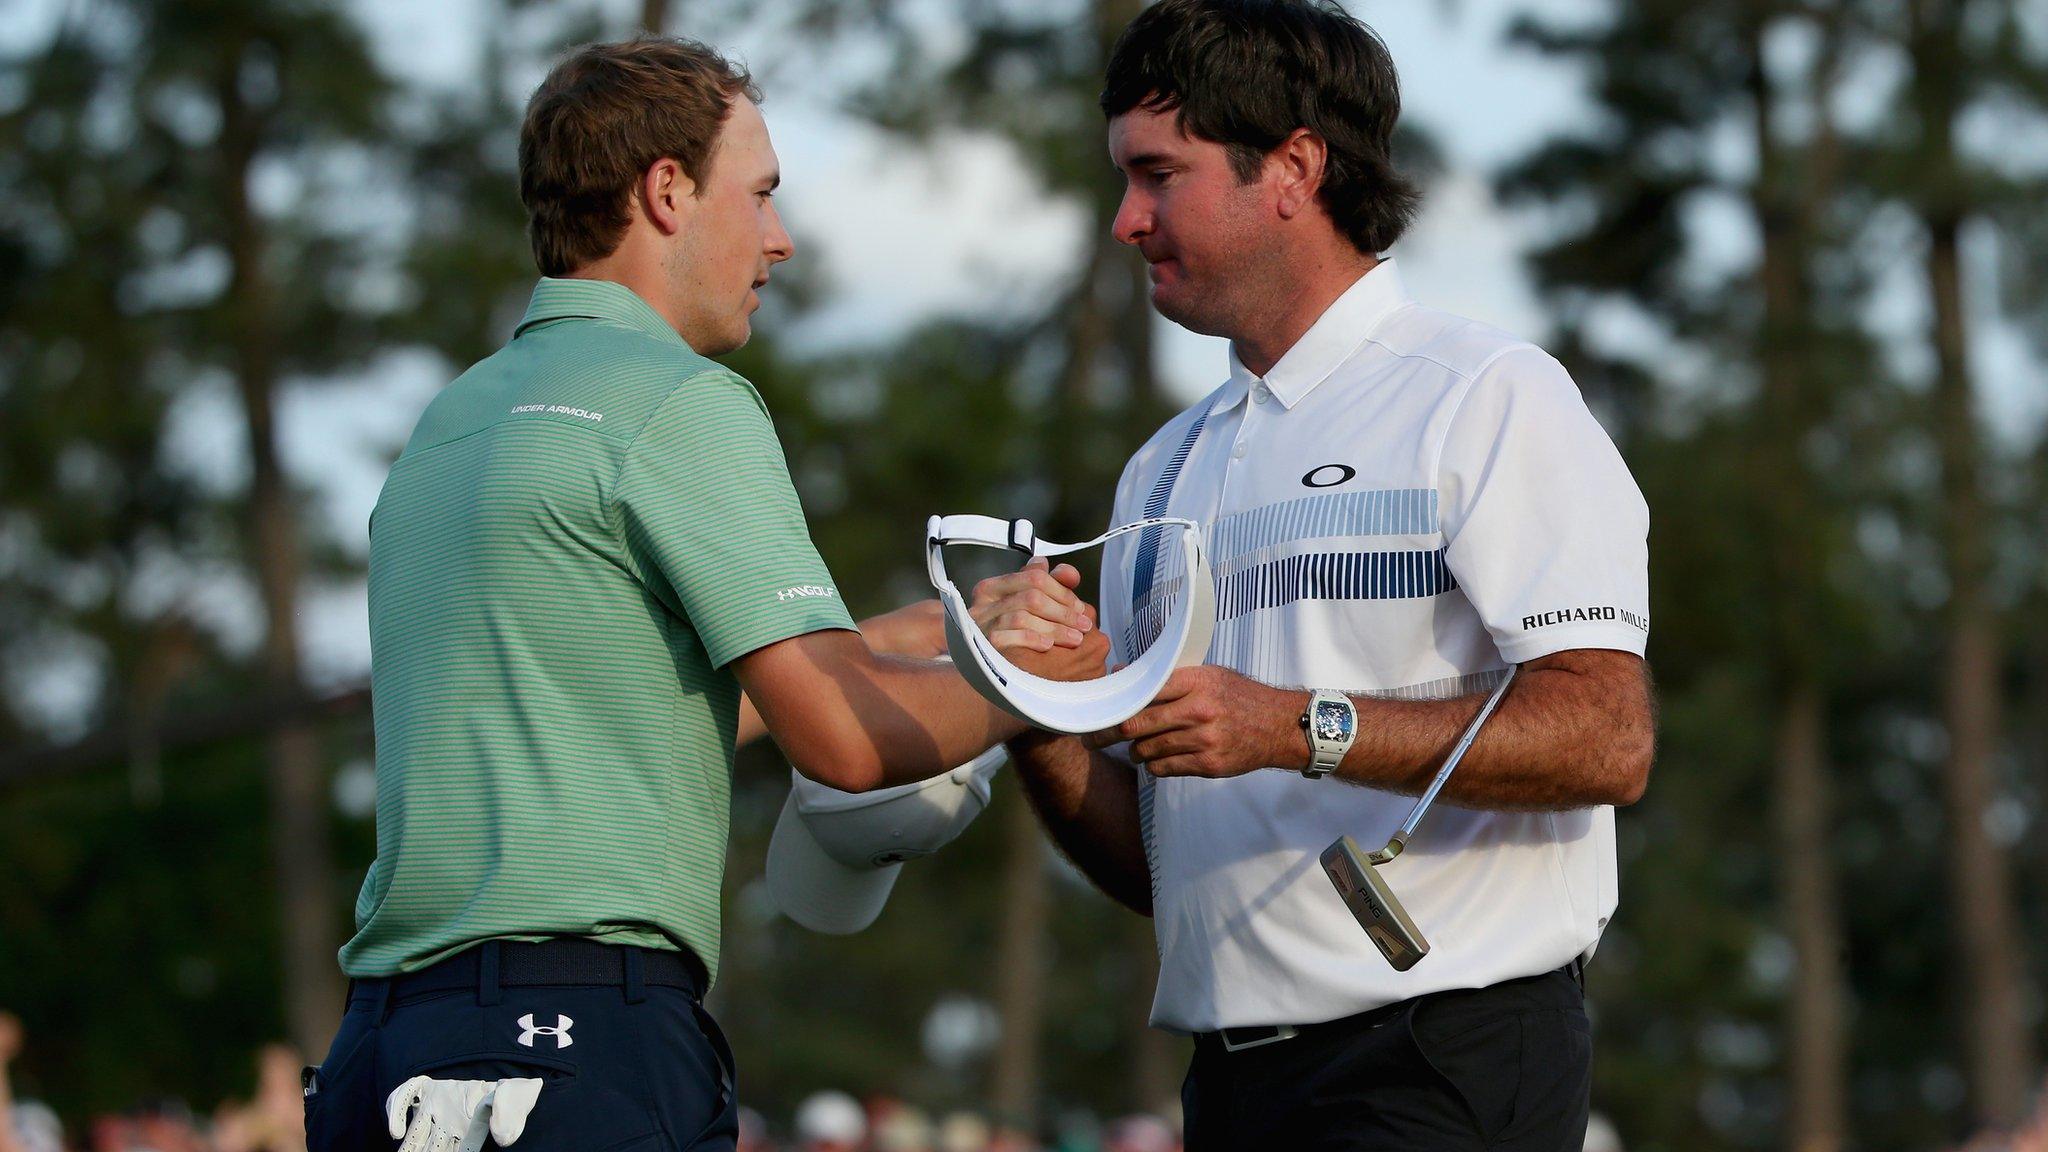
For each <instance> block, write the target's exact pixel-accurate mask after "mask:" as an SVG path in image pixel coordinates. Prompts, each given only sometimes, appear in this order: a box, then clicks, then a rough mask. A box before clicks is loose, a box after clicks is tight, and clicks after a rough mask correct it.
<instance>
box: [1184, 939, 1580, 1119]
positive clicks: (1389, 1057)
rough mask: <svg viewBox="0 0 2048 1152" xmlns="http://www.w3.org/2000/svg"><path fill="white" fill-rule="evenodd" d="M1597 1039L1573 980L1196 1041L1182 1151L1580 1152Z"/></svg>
mask: <svg viewBox="0 0 2048 1152" xmlns="http://www.w3.org/2000/svg"><path fill="white" fill-rule="evenodd" d="M1591 1072H1592V1036H1591V1029H1590V1028H1589V1026H1588V1024H1587V1022H1586V1011H1585V998H1584V995H1583V994H1582V992H1581V990H1580V987H1579V982H1578V979H1577V977H1576V976H1575V975H1574V974H1573V972H1572V971H1571V970H1569V969H1560V970H1558V971H1556V972H1551V973H1548V974H1546V975H1543V976H1532V977H1528V978H1526V979H1521V980H1511V981H1507V982H1505V983H1502V984H1496V985H1493V986H1492V987H1489V988H1478V989H1471V990H1461V991H1456V992H1440V993H1435V994H1432V995H1429V996H1420V997H1417V998H1415V999H1413V1000H1405V1001H1402V1002H1401V1003H1399V1004H1391V1005H1388V1006H1387V1007H1385V1008H1380V1009H1376V1010H1374V1011H1371V1012H1366V1013H1362V1014H1360V1015H1358V1016H1352V1017H1348V1018H1346V1019H1343V1020H1333V1021H1330V1022H1329V1023H1326V1024H1316V1025H1311V1026H1309V1027H1306V1028H1303V1029H1301V1031H1300V1034H1299V1035H1297V1036H1294V1037H1293V1038H1291V1039H1287V1040H1282V1041H1279V1042H1277V1043H1272V1044H1266V1045H1262V1046H1259V1047H1256V1048H1244V1049H1240V1050H1239V1051H1236V1052H1229V1051H1225V1050H1224V1047H1223V1044H1222V1041H1221V1039H1220V1038H1219V1037H1218V1036H1217V1035H1216V1034H1213V1033H1211V1034H1205V1035H1203V1036H1199V1037H1197V1038H1196V1043H1195V1058H1194V1062H1193V1063H1192V1064H1191V1065H1190V1066H1189V1068H1188V1075H1187V1080H1186V1082H1185V1083H1184V1084H1183V1085H1182V1087H1181V1105H1182V1108H1183V1109H1184V1110H1185V1119H1186V1126H1187V1152H1243V1150H1248V1149H1266V1148H1271V1149H1275V1150H1276V1152H1277V1150H1285V1152H1310V1150H1315V1152H1324V1150H1328V1152H1336V1150H1338V1149H1382V1150H1398V1152H1435V1150H1439V1149H1442V1150H1446V1152H1448V1150H1453V1149H1455V1150H1460V1152H1463V1150H1474V1152H1476V1150H1479V1149H1512V1150H1514V1152H1578V1150H1579V1149H1580V1148H1581V1147H1582V1146H1583V1145H1584V1143H1585V1137H1586V1116H1587V1109H1588V1105H1589V1093H1590V1089H1591Z"/></svg>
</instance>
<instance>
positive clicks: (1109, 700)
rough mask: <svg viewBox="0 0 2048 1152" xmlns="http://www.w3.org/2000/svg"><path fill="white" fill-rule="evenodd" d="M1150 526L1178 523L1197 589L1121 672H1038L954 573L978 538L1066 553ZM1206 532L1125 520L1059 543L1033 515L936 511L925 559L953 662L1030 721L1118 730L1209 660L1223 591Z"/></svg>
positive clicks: (1024, 549) (1055, 727) (1030, 553)
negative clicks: (955, 547)
mask: <svg viewBox="0 0 2048 1152" xmlns="http://www.w3.org/2000/svg"><path fill="white" fill-rule="evenodd" d="M1147 528H1178V529H1180V532H1179V534H1178V535H1179V540H1180V547H1181V554H1182V558H1183V560H1184V561H1185V564H1184V565H1183V567H1182V571H1184V572H1186V573H1187V594H1186V595H1184V596H1182V597H1181V598H1180V609H1179V611H1177V612H1175V613H1174V614H1173V615H1172V616H1170V617H1169V618H1168V619H1167V621H1166V623H1165V625H1164V627H1162V628H1161V629H1160V632H1159V637H1158V639H1156V640H1155V641H1153V643H1152V645H1151V646H1150V647H1148V648H1147V649H1146V650H1145V651H1144V652H1142V653H1139V654H1138V655H1137V656H1136V657H1135V658H1134V659H1132V661H1131V662H1130V663H1129V664H1127V665H1125V666H1124V667H1122V668H1120V669H1118V670H1117V671H1115V672H1111V673H1109V674H1108V675H1106V676H1103V677H1100V678H1098V679H1095V680H1081V681H1074V682H1067V681H1060V680H1048V679H1046V678H1044V677H1042V676H1034V675H1032V674H1031V673H1029V672H1026V671H1024V670H1023V669H1022V668H1019V667H1017V666H1016V665H1015V664H1012V663H1010V662H1009V661H1008V660H1007V659H1005V658H1004V657H1003V655H1002V653H1000V652H998V651H996V647H995V645H993V644H991V643H989V641H988V638H987V637H986V636H984V635H982V632H981V628H980V627H979V626H978V625H976V624H975V622H974V618H973V616H972V615H970V614H969V612H968V605H967V599H966V597H964V596H962V595H961V594H960V589H959V588H957V587H955V586H954V584H953V581H952V580H951V579H949V578H948V577H947V576H946V559H945V548H946V546H947V545H949V544H972V545H976V546H979V547H983V548H1007V549H1010V550H1012V551H1015V552H1020V553H1022V554H1023V555H1024V556H1026V557H1039V556H1045V557H1052V556H1064V555H1066V554H1067V553H1069V552H1079V551H1082V550H1084V549H1088V548H1093V547H1096V546H1097V545H1100V544H1102V543H1104V542H1105V541H1108V540H1112V539H1114V538H1116V537H1118V536H1121V535H1123V534H1124V533H1126V532H1138V531H1142V530H1144V529H1147ZM1201 536H1202V534H1201V529H1200V527H1199V526H1198V525H1197V524H1196V523H1195V522H1194V521H1192V520H1184V519H1180V518H1178V517H1170V516H1155V517H1148V518H1146V519H1143V520H1134V521H1132V522H1131V523H1129V524H1121V525H1118V526H1117V527H1115V528H1112V529H1110V530H1109V531H1107V532H1104V533H1103V534H1102V535H1100V536H1097V537H1095V538H1094V539H1093V540H1087V541H1084V542H1082V543H1079V544H1054V543H1051V542H1049V541H1045V540H1041V539H1039V538H1038V536H1037V534H1036V533H1035V532H1034V531H1033V530H1032V527H1031V521H1029V520H1003V519H999V518H997V517H994V516H974V515H962V516H934V517H932V518H931V520H930V522H929V523H928V524H927V525H926V530H925V563H926V566H927V567H928V568H929V570H930V574H931V580H932V587H934V588H936V589H938V592H939V601H940V603H941V604H942V605H944V607H945V610H946V646H947V650H948V651H949V652H950V653H951V654H952V657H953V663H954V665H955V666H957V667H958V668H959V670H960V674H961V676H963V677H964V678H965V679H966V680H967V682H968V683H969V684H971V685H973V686H974V689H975V691H977V692H979V693H981V695H982V697H983V699H986V700H987V701H988V702H989V703H991V704H994V705H996V706H997V707H998V708H1001V709H1003V710H1004V711H1005V712H1008V713H1010V714H1011V715H1012V716H1015V717H1017V718H1018V719H1020V720H1023V721H1024V722H1025V723H1027V724H1031V725H1034V726H1036V727H1039V728H1044V729H1047V730H1049V731H1053V732H1067V733H1073V734H1080V733H1085V732H1098V731H1101V730H1102V729H1104V728H1112V727H1115V726H1116V725H1118V724H1121V723H1123V722H1124V721H1125V720H1128V719H1130V718H1131V717H1132V716H1135V715H1137V714H1138V712H1139V711H1141V710H1142V709H1144V707H1145V706H1146V705H1148V704H1150V703H1151V702H1152V700H1153V698H1154V697H1156V696H1158V695H1159V690H1160V689H1161V688H1163V687H1164V686H1165V684H1166V680H1167V678H1168V677H1170V676H1172V675H1173V671H1174V669H1176V668H1180V667H1183V666H1186V665H1189V664H1199V663H1201V662H1202V659H1203V657H1204V656H1205V655H1206V654H1207V653H1208V651H1209V638H1210V636H1211V635H1212V634H1213V633H1214V632H1215V630H1216V590H1215V587H1214V585H1213V584H1212V583H1211V581H1210V578H1209V563H1208V560H1207V558H1206V557H1205V556H1204V555H1203V553H1202V540H1201Z"/></svg>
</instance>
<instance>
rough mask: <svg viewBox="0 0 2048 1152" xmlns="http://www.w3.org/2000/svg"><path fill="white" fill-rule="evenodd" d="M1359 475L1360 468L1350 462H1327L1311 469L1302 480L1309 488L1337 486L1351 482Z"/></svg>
mask: <svg viewBox="0 0 2048 1152" xmlns="http://www.w3.org/2000/svg"><path fill="white" fill-rule="evenodd" d="M1357 476H1358V469H1356V468H1353V467H1352V466H1351V465H1349V464H1325V465H1323V466H1322V467H1320V468H1311V469H1309V470H1308V475H1306V476H1303V477H1302V478H1301V482H1302V484H1303V485H1304V486H1305V487H1309V488H1335V487H1336V486H1337V485H1339V484H1348V483H1350V482H1351V481H1352V480H1354V479H1356V478H1357Z"/></svg>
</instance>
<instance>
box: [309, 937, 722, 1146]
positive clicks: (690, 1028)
mask: <svg viewBox="0 0 2048 1152" xmlns="http://www.w3.org/2000/svg"><path fill="white" fill-rule="evenodd" d="M684 959H685V960H687V961H688V962H689V963H691V964H692V965H694V958H689V957H687V956H685V957H684ZM702 988H703V979H702V975H701V965H695V966H694V969H693V970H691V971H685V970H684V968H683V967H682V965H681V964H679V962H678V954H675V953H667V954H663V953H655V952H649V951H644V950H642V949H638V948H621V947H612V946H607V945H602V944H596V943H592V942H589V941H581V940H576V941H569V940H559V941H550V942H548V943H545V944H532V945H519V944H511V943H506V944H502V945H501V944H497V943H489V944H483V945H479V946H478V947H476V948H472V949H469V950H468V951H465V952H462V953H459V954H457V955H455V956H453V957H450V958H449V959H447V960H444V961H442V962H441V963H440V964H437V965H435V966H434V967H432V968H429V969H427V970H425V971H423V972H418V973H414V974H411V975H408V976H400V977H397V978H394V979H390V980H366V981H358V982H357V983H356V984H355V985H354V986H352V988H351V990H350V993H349V1003H348V1012H347V1014H346V1015H345V1016H344V1017H343V1018H342V1023H341V1028H340V1030H339V1031H338V1032H337V1033H336V1035H335V1037H334V1044H333V1046H332V1048H331V1049H329V1051H328V1053H327V1060H326V1062H325V1063H323V1064H321V1065H320V1067H319V1068H317V1069H307V1071H306V1145H307V1148H308V1150H309V1152H370V1150H372V1149H375V1150H376V1152H391V1149H393V1148H395V1147H397V1146H398V1142H397V1141H396V1140H393V1139H392V1138H391V1136H390V1133H389V1132H388V1131H387V1130H386V1128H385V1118H384V1104H385V1100H386V1099H387V1098H388V1097H389V1096H390V1094H391V1091H392V1089H394V1088H397V1087H398V1086H399V1085H400V1084H403V1083H404V1082H405V1081H406V1080H408V1079H411V1078H412V1077H414V1076H421V1075H424V1076H432V1077H434V1078H436V1079H442V1080H499V1079H504V1078H507V1077H526V1076H534V1077H539V1078H540V1079H541V1080H542V1081H543V1084H542V1087H541V1092H540V1097H539V1099H537V1100H536V1101H535V1102H534V1106H533V1111H532V1112H531V1113H529V1115H528V1117H527V1122H526V1131H525V1132H524V1134H522V1135H521V1136H520V1137H519V1141H518V1143H517V1144H516V1145H515V1146H514V1147H515V1149H516V1150H517V1152H658V1150H659V1152H668V1150H677V1152H681V1150H688V1152H732V1149H733V1148H734V1146H735V1144H736V1143H737V1142H738V1138H739V1105H738V1102H737V1101H736V1100H735V1099H734V1083H733V1076H732V1053H731V1051H730V1049H728V1048H727V1047H726V1043H725V1038H724V1036H723V1035H721V1034H720V1032H719V1030H718V1025H717V1024H716V1023H715V1022H714V1021H713V1020H712V1019H711V1017H710V1016H709V1015H708V1014H707V1013H706V1012H705V1011H704V1007H703V1004H702V1002H701V1000H702V991H701V990H702ZM486 1146H487V1147H496V1145H495V1144H487V1145H486Z"/></svg>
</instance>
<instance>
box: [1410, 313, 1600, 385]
mask: <svg viewBox="0 0 2048 1152" xmlns="http://www.w3.org/2000/svg"><path fill="white" fill-rule="evenodd" d="M1371 342H1372V343H1373V344H1374V345H1377V346H1378V347H1379V348H1381V349H1382V350H1384V351H1385V352H1387V353H1389V354H1391V355H1393V356H1395V357H1396V358H1399V359H1404V360H1415V361H1418V362H1424V363H1428V364H1433V365H1435V366H1436V367H1438V368H1440V369H1442V370H1444V371H1446V372H1448V373H1449V374H1450V375H1451V376H1452V377H1454V378H1455V379H1456V380H1458V381H1461V382H1463V383H1464V384H1465V385H1467V386H1469V385H1470V384H1472V383H1473V382H1474V381H1477V380H1480V379H1482V378H1488V379H1491V378H1497V377H1503V376H1506V377H1515V376H1527V375H1534V376H1556V377H1563V378H1565V379H1567V380H1568V379H1569V376H1568V375H1566V373H1565V370H1564V366H1563V365H1561V364H1559V363H1558V362H1557V359H1556V358H1555V357H1553V356H1551V355H1550V353H1548V352H1545V351H1544V350H1543V349H1542V348H1540V347H1538V346H1537V345H1536V344H1535V343H1534V342H1532V341H1530V340H1528V339H1525V338H1523V337H1521V336H1517V335H1515V334H1514V333H1512V332H1507V331H1504V330H1502V329H1499V328H1495V327H1494V326H1493V325H1491V324H1484V323H1481V322H1480V321H1477V320H1472V319H1468V318H1466V317H1463V316H1459V315H1456V314H1454V313H1450V312H1445V311H1442V310H1440V309H1436V308H1429V307H1425V306H1423V305H1420V304H1411V305H1409V306H1408V307H1406V308H1403V309H1401V310H1400V311H1398V312H1396V313H1394V314H1393V315H1392V316H1389V317H1388V318H1387V320H1386V322H1385V323H1383V324H1381V325H1380V326H1379V328H1378V329H1377V330H1376V331H1374V333H1373V335H1372V341H1371Z"/></svg>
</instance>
